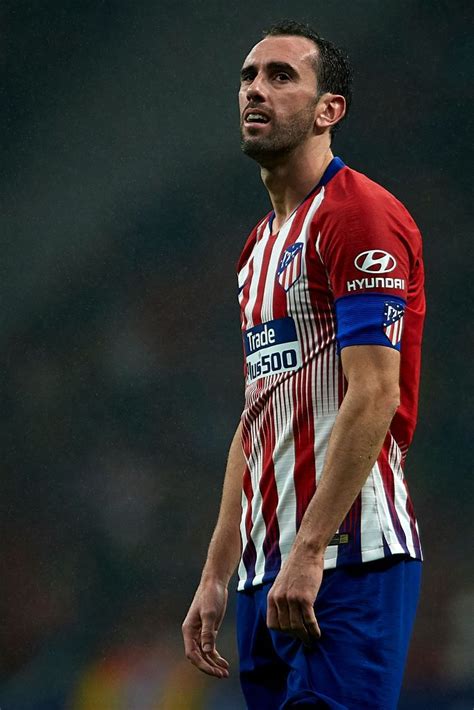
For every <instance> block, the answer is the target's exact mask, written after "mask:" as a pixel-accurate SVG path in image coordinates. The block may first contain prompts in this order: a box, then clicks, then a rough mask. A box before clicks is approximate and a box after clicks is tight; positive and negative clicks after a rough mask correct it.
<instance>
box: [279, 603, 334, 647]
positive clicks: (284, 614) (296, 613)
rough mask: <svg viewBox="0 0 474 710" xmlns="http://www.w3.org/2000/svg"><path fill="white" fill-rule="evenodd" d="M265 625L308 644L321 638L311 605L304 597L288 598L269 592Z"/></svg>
mask: <svg viewBox="0 0 474 710" xmlns="http://www.w3.org/2000/svg"><path fill="white" fill-rule="evenodd" d="M267 626H268V628H269V629H273V630H275V631H282V632H283V633H288V634H291V635H292V636H294V637H295V638H298V639H299V640H300V641H301V642H302V643H304V644H306V645H310V643H311V641H312V640H315V639H319V638H321V630H320V628H319V625H318V622H317V620H316V616H315V613H314V609H313V605H312V604H311V603H310V602H309V601H308V600H306V599H298V598H289V597H288V596H281V597H279V596H278V595H273V594H271V593H270V594H269V595H268V606H267Z"/></svg>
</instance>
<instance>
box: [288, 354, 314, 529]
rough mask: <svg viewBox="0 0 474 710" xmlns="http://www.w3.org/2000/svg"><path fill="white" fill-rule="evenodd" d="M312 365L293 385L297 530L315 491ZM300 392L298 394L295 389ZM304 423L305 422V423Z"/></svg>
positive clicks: (301, 371)
mask: <svg viewBox="0 0 474 710" xmlns="http://www.w3.org/2000/svg"><path fill="white" fill-rule="evenodd" d="M314 366H315V364H314V363H311V364H310V365H308V366H307V367H305V368H304V369H303V370H300V371H299V373H298V375H296V376H294V377H293V378H292V379H293V382H292V400H293V439H294V446H295V471H294V483H295V493H296V528H297V529H298V528H299V526H300V525H301V520H302V518H303V515H304V513H305V511H306V508H307V507H308V504H309V502H310V500H311V498H312V497H313V495H314V492H315V490H316V462H315V457H314V434H315V433H314V413H313V406H312V393H311V377H310V375H311V369H312V367H314ZM298 384H300V387H299V388H298V389H299V390H300V391H299V392H297V389H296V388H297V385H298ZM304 420H306V421H304Z"/></svg>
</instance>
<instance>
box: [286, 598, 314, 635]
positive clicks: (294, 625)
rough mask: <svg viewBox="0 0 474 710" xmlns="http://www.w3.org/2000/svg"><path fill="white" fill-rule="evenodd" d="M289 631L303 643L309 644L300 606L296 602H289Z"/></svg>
mask: <svg viewBox="0 0 474 710" xmlns="http://www.w3.org/2000/svg"><path fill="white" fill-rule="evenodd" d="M289 609H290V633H291V634H292V635H293V636H296V638H299V639H300V641H302V642H303V643H304V644H306V645H309V642H310V638H309V634H308V631H307V630H306V627H305V625H304V621H303V616H302V613H301V607H300V605H299V603H298V602H290V603H289Z"/></svg>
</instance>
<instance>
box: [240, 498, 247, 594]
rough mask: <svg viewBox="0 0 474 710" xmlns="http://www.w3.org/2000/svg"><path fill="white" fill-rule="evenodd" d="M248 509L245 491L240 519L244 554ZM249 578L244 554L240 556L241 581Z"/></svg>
mask: <svg viewBox="0 0 474 710" xmlns="http://www.w3.org/2000/svg"><path fill="white" fill-rule="evenodd" d="M247 509H248V500H247V496H246V495H245V492H244V490H242V517H241V518H240V536H241V539H242V553H243V552H244V550H245V548H246V546H247V530H246V529H245V518H246V515H247ZM246 577H247V570H246V568H245V565H244V559H243V554H242V555H241V556H240V563H239V579H241V580H245V578H246Z"/></svg>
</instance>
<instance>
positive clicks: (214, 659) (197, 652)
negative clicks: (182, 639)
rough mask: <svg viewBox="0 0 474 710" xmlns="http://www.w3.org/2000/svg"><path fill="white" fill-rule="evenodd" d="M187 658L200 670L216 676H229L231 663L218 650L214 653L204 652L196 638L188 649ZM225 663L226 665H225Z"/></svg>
mask: <svg viewBox="0 0 474 710" xmlns="http://www.w3.org/2000/svg"><path fill="white" fill-rule="evenodd" d="M186 658H187V659H188V660H189V661H191V663H192V664H193V666H196V668H199V670H200V671H203V673H206V674H207V675H211V676H214V677H215V678H228V677H229V671H228V667H229V664H228V663H227V661H226V660H225V659H224V658H222V657H221V656H220V655H219V653H218V652H217V651H214V652H213V653H212V654H207V653H204V651H203V650H202V648H201V647H200V646H199V644H198V643H197V641H196V640H193V642H192V645H191V647H190V649H186ZM224 664H225V665H224Z"/></svg>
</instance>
